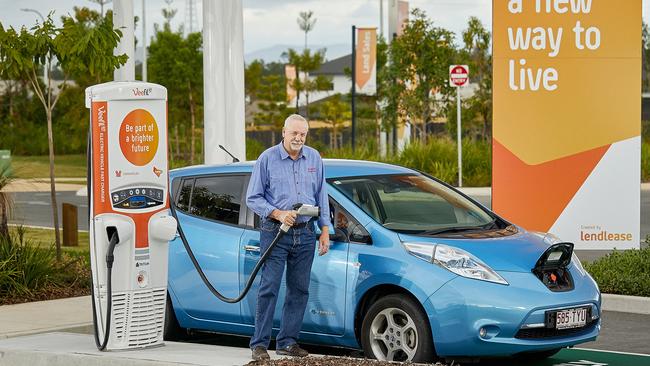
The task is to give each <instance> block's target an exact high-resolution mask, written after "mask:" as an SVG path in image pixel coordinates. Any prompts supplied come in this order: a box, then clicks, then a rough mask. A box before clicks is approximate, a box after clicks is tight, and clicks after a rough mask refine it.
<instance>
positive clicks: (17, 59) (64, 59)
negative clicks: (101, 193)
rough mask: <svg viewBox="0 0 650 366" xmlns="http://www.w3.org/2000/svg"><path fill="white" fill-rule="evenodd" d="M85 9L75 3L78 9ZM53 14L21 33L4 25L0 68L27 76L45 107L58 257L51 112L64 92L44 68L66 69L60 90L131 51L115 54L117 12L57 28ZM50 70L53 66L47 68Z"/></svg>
mask: <svg viewBox="0 0 650 366" xmlns="http://www.w3.org/2000/svg"><path fill="white" fill-rule="evenodd" d="M79 10H81V9H78V8H75V12H76V13H78V11H79ZM51 16H52V14H51V13H50V14H49V15H48V17H47V19H46V20H45V22H43V23H42V24H37V25H36V26H34V27H33V28H32V29H31V31H28V30H27V29H26V28H24V27H23V28H22V29H21V30H20V32H17V31H16V30H15V29H14V28H13V27H11V28H9V29H7V30H5V29H4V27H3V26H2V24H0V70H2V71H1V72H2V73H6V74H10V75H21V76H22V77H23V78H25V79H27V80H28V81H29V83H30V85H31V87H32V90H33V92H34V94H35V95H36V96H37V97H38V100H39V101H40V102H41V104H42V105H43V108H44V109H45V114H46V119H47V139H48V150H49V160H50V194H51V199H52V219H53V221H54V233H55V236H54V237H55V243H56V254H57V260H60V259H61V240H60V235H59V220H58V212H57V201H56V187H55V183H54V141H53V132H52V112H53V111H54V108H55V107H56V104H57V102H58V101H59V97H60V96H61V94H62V93H61V91H60V92H59V93H58V94H56V95H55V94H54V93H53V90H52V78H51V75H50V73H49V72H48V73H47V75H48V77H47V80H46V81H47V83H46V85H44V86H42V85H41V84H40V83H39V77H38V76H37V70H38V69H39V67H44V66H45V65H51V64H52V62H53V61H54V60H56V61H57V62H58V65H59V67H60V68H61V69H62V71H63V73H64V80H63V83H62V84H61V89H64V88H65V87H66V85H67V83H68V80H69V79H70V77H71V76H73V75H80V74H89V75H96V74H103V73H107V72H112V71H113V70H114V69H115V68H117V67H119V66H121V65H123V64H125V63H126V60H127V56H126V55H119V56H114V55H113V49H114V48H115V46H117V44H118V42H119V39H120V37H121V36H122V33H121V32H120V31H119V30H117V29H113V19H112V16H107V17H101V18H98V19H97V20H96V21H92V22H83V21H80V20H79V19H78V18H76V17H70V16H65V17H63V18H62V21H63V26H62V27H61V28H56V27H55V26H54V22H53V21H52V18H51ZM48 71H49V70H48Z"/></svg>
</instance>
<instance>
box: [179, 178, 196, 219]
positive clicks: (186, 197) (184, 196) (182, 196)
mask: <svg viewBox="0 0 650 366" xmlns="http://www.w3.org/2000/svg"><path fill="white" fill-rule="evenodd" d="M193 184H194V179H185V180H183V185H182V186H181V190H180V192H178V200H177V201H176V208H177V209H179V210H181V211H184V212H187V210H188V209H189V207H190V197H191V195H192V185H193Z"/></svg>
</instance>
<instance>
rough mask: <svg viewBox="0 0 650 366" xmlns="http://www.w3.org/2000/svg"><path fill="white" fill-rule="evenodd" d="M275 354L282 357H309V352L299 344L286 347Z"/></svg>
mask: <svg viewBox="0 0 650 366" xmlns="http://www.w3.org/2000/svg"><path fill="white" fill-rule="evenodd" d="M275 353H276V354H278V355H281V356H293V357H305V356H308V355H309V352H307V351H305V350H304V349H302V348H300V346H299V345H298V343H294V344H292V345H290V346H286V347H285V348H281V349H279V350H276V351H275Z"/></svg>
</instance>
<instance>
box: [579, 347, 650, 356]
mask: <svg viewBox="0 0 650 366" xmlns="http://www.w3.org/2000/svg"><path fill="white" fill-rule="evenodd" d="M569 349H578V350H581V351H594V352H605V353H618V354H621V355H632V356H644V357H650V355H647V354H645V353H632V352H620V351H608V350H604V349H591V348H578V347H573V348H569Z"/></svg>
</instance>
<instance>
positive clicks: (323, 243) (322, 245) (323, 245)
mask: <svg viewBox="0 0 650 366" xmlns="http://www.w3.org/2000/svg"><path fill="white" fill-rule="evenodd" d="M321 230H322V231H323V232H322V233H321V234H320V237H319V238H318V255H324V254H325V253H327V252H329V250H330V231H329V228H328V227H327V226H323V228H322V229H321Z"/></svg>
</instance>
